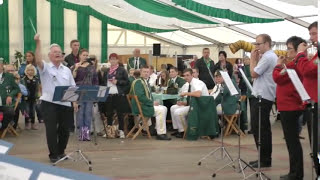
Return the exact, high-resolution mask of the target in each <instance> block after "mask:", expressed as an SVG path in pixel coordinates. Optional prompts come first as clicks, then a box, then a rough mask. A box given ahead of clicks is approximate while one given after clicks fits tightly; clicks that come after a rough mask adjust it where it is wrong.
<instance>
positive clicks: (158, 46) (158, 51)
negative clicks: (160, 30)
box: [153, 44, 161, 71]
mask: <svg viewBox="0 0 320 180" xmlns="http://www.w3.org/2000/svg"><path fill="white" fill-rule="evenodd" d="M160 54H161V44H153V56H156V71H157V67H158V66H157V65H158V57H159V56H160Z"/></svg>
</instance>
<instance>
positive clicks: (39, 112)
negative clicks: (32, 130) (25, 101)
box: [35, 104, 43, 122]
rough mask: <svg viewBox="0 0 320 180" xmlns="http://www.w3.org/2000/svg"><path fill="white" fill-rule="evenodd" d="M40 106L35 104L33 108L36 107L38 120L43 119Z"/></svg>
mask: <svg viewBox="0 0 320 180" xmlns="http://www.w3.org/2000/svg"><path fill="white" fill-rule="evenodd" d="M40 106H41V104H36V105H35V108H36V113H37V117H38V121H39V122H40V120H43V117H42V114H41V110H40Z"/></svg>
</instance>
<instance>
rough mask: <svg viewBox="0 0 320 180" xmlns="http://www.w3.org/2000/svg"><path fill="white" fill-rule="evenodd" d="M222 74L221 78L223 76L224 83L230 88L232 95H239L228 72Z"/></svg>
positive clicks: (221, 72)
mask: <svg viewBox="0 0 320 180" xmlns="http://www.w3.org/2000/svg"><path fill="white" fill-rule="evenodd" d="M220 74H221V76H222V78H223V80H224V83H225V84H226V86H227V87H228V89H229V91H230V94H231V95H232V96H234V95H237V94H239V92H238V91H237V89H236V87H234V85H233V83H232V81H231V79H230V76H229V74H228V72H226V71H220Z"/></svg>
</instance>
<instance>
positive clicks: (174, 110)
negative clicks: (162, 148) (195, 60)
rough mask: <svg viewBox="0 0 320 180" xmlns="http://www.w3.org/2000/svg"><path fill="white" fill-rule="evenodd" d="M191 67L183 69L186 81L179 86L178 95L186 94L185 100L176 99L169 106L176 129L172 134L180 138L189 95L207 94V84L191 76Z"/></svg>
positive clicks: (184, 125) (183, 128)
mask: <svg viewBox="0 0 320 180" xmlns="http://www.w3.org/2000/svg"><path fill="white" fill-rule="evenodd" d="M192 74H193V72H192V69H190V68H187V69H185V70H184V71H183V76H184V79H185V80H186V81H187V83H185V84H184V86H183V87H182V88H181V89H182V93H181V94H180V96H182V97H184V96H187V101H186V102H185V101H178V102H177V104H176V105H173V106H171V108H170V111H171V117H172V125H173V129H175V130H176V132H174V133H173V134H172V135H173V136H176V137H177V138H182V137H183V134H184V131H185V128H186V117H187V115H188V112H189V108H190V106H189V103H190V98H191V97H200V96H209V93H208V89H207V86H206V84H205V83H204V82H202V81H201V80H199V79H197V78H194V77H193V76H192Z"/></svg>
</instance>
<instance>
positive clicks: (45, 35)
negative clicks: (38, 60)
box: [37, 0, 51, 60]
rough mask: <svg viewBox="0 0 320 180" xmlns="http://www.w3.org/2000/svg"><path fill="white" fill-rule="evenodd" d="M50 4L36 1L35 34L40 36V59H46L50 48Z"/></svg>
mask: <svg viewBox="0 0 320 180" xmlns="http://www.w3.org/2000/svg"><path fill="white" fill-rule="evenodd" d="M50 23H51V20H50V3H49V2H48V1H44V0H37V33H39V34H40V39H41V46H42V58H43V59H45V60H47V59H48V52H49V48H50V36H51V29H50V27H51V26H50Z"/></svg>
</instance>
